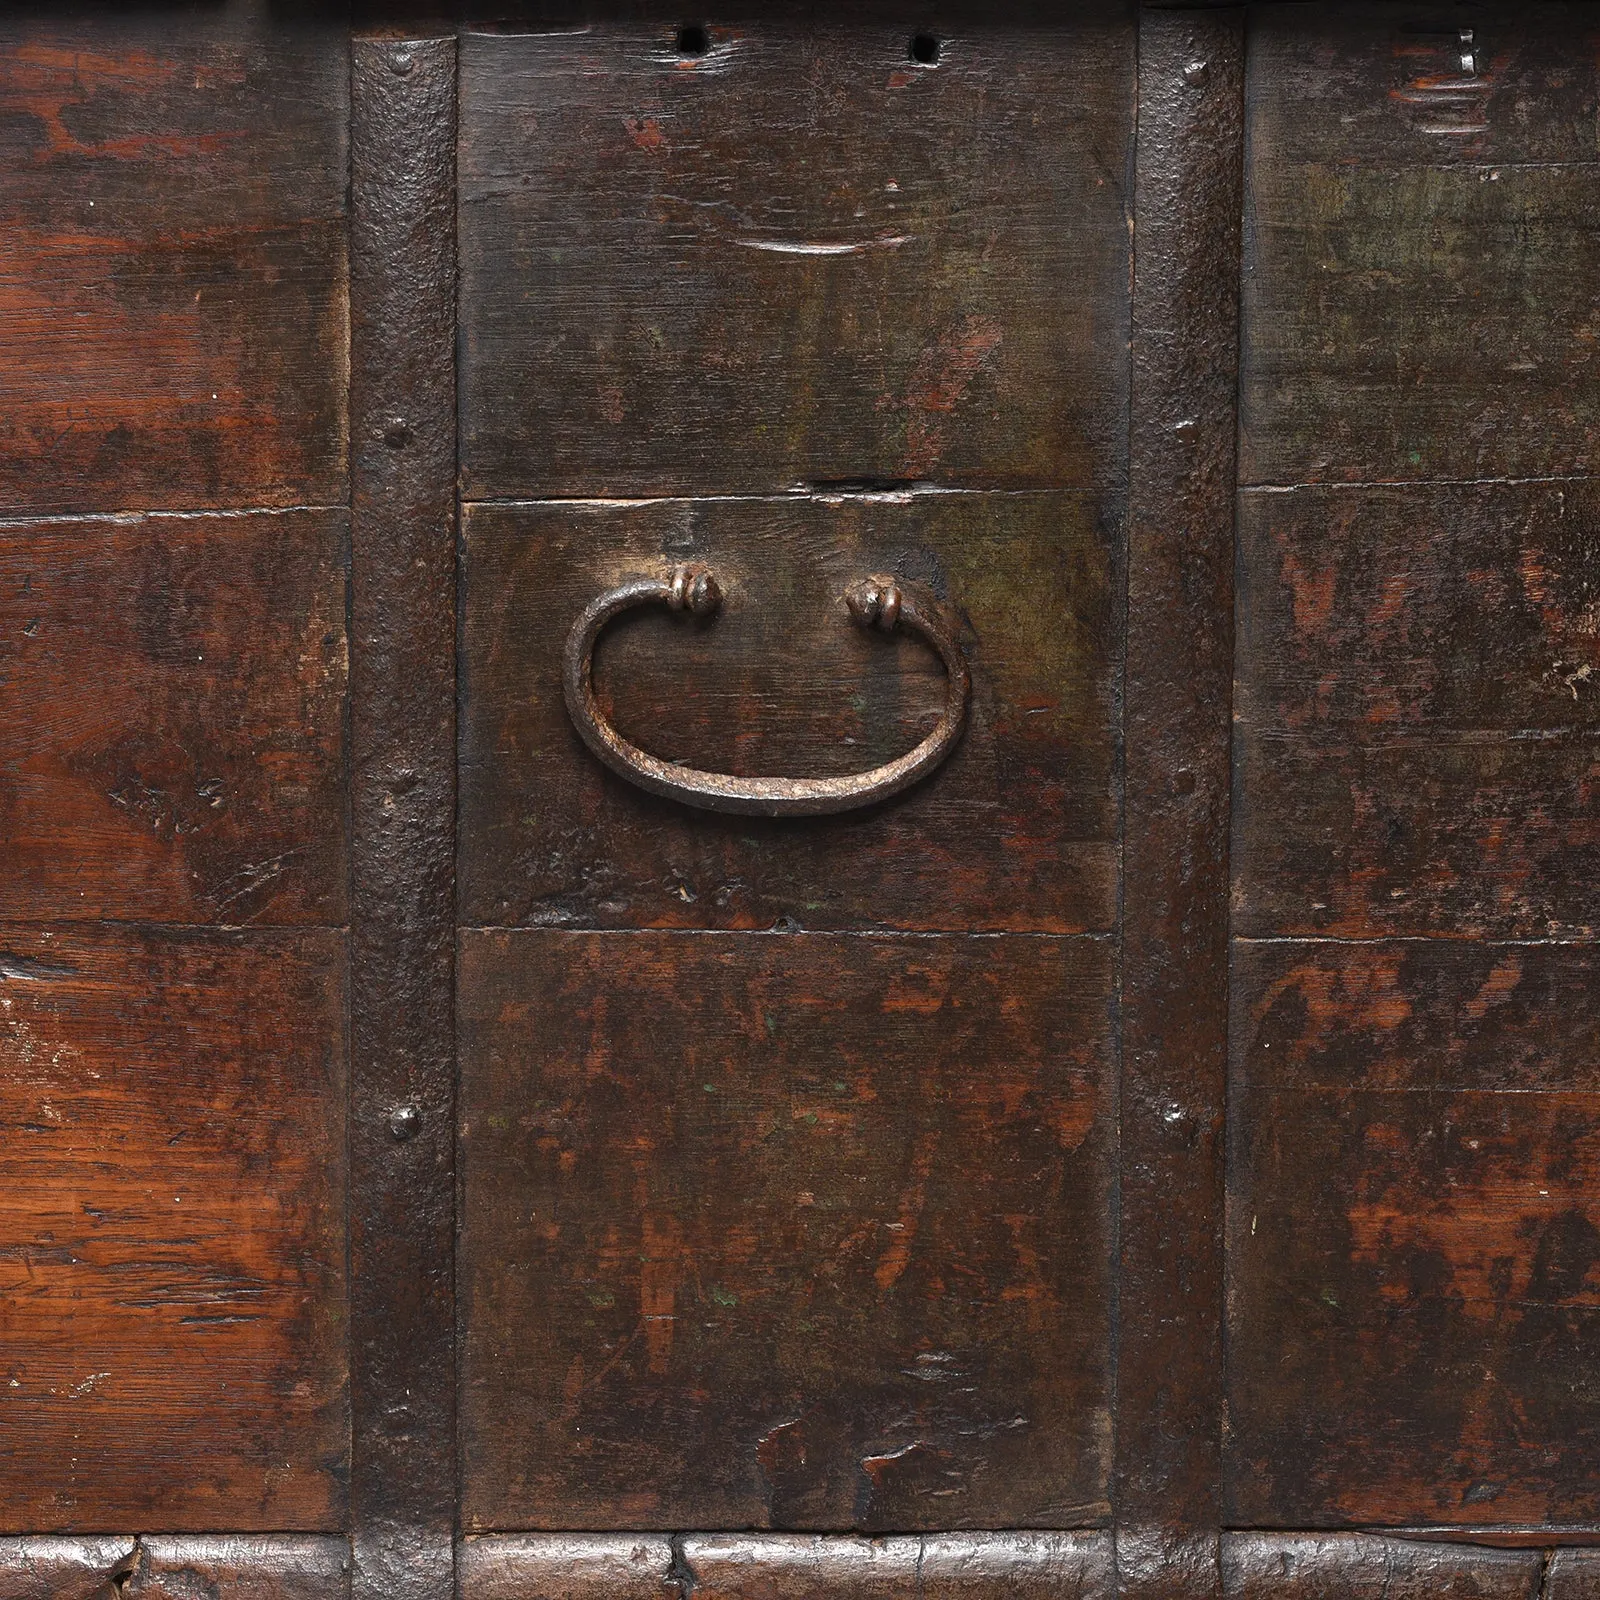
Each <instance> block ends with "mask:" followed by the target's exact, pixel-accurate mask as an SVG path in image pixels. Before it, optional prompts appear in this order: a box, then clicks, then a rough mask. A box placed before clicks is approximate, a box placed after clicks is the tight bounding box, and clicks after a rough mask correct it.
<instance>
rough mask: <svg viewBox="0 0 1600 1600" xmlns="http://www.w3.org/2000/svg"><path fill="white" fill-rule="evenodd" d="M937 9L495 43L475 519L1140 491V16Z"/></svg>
mask: <svg viewBox="0 0 1600 1600" xmlns="http://www.w3.org/2000/svg"><path fill="white" fill-rule="evenodd" d="M934 10H935V13H937V14H934V15H929V16H923V15H922V14H920V13H919V16H918V19H917V21H916V23H915V27H912V26H908V25H907V24H906V23H905V22H904V21H902V20H899V19H891V18H888V17H887V15H886V20H883V21H877V20H873V19H871V18H870V17H869V16H866V15H863V14H861V13H860V12H847V11H829V12H818V13H814V14H813V13H810V12H808V11H806V10H805V9H803V8H790V7H787V6H775V7H772V8H770V9H764V10H759V11H758V10H753V9H752V10H748V11H747V13H746V15H745V16H744V18H743V19H742V20H738V21H729V22H728V23H726V24H723V23H721V22H719V20H718V19H717V18H715V17H713V18H711V19H710V24H711V25H710V26H709V29H708V30H707V38H706V40H705V43H706V45H707V48H706V49H705V50H704V52H703V53H700V54H694V53H689V52H687V51H685V50H684V49H683V48H682V47H681V46H680V44H679V42H678V34H679V28H680V25H681V24H682V22H683V21H684V19H683V18H681V17H679V16H678V15H677V14H676V13H669V12H661V11H657V12H655V13H654V14H653V15H651V14H649V13H645V14H643V15H640V16H637V17H636V18H634V19H632V20H624V19H623V18H621V17H617V16H614V15H611V14H602V15H599V16H594V15H590V16H586V17H585V18H584V21H583V24H582V25H581V26H575V27H572V28H570V29H564V30H557V31H543V32H538V33H515V32H506V33H494V34H487V33H475V32H468V33H466V34H465V35H464V36H463V38H462V41H461V90H462V97H461V104H462V118H461V157H460V195H461V202H460V203H461V305H462V359H463V367H462V385H461V396H462V412H461V439H462V472H463V482H464V492H465V494H466V496H467V497H468V498H469V499H493V498H504V497H508V496H509V497H515V496H519V495H530V494H537V495H594V494H631V493H650V492H659V491H663V490H670V491H673V492H689V493H705V492H709V491H714V490H736V489H737V490H756V491H770V490H774V489H785V488H788V487H790V486H791V485H794V484H812V485H815V484H817V483H819V482H837V481H841V480H843V481H851V482H860V481H862V480H875V481H883V480H893V481H903V480H912V481H924V480H930V481H936V482H941V483H962V484H969V485H970V484H985V485H992V484H1007V485H1033V486H1048V487H1056V486H1069V487H1088V486H1093V485H1100V484H1103V483H1105V482H1106V481H1107V478H1108V476H1110V477H1113V478H1114V477H1117V476H1119V475H1120V471H1121V465H1122V462H1123V460H1124V458H1125V455H1126V433H1127V360H1126V348H1127V319H1128V220H1127V215H1126V203H1127V201H1126V195H1127V182H1128V163H1129V157H1130V151H1131V140H1130V135H1131V131H1132V118H1131V115H1130V108H1131V102H1132V78H1133V59H1134V52H1133V42H1134V33H1133V28H1132V26H1131V24H1132V11H1131V8H1129V7H1124V6H1118V5H1114V4H1113V5H1084V6H1075V7H1073V8H1070V10H1069V11H1067V12H1066V13H1065V14H1063V15H1060V16H1040V15H1038V14H1037V13H1032V12H1022V11H1017V10H1015V9H1013V11H1012V12H1011V13H1010V14H1008V13H1007V12H1006V10H1005V8H1004V7H1000V8H996V7H988V8H977V7H972V6H959V5H958V6H954V7H952V6H941V7H936V8H934ZM1024 16H1026V25H1019V21H1020V19H1022V18H1023V17H1024ZM689 20H691V21H692V20H694V19H689ZM924 27H926V28H930V29H932V30H934V32H935V33H936V34H937V36H938V37H939V38H940V39H941V48H940V53H939V57H938V60H937V62H936V63H934V64H929V65H923V64H920V63H918V62H917V61H915V60H913V59H912V57H911V52H910V50H909V45H910V40H911V36H912V33H913V32H914V31H915V29H916V28H924Z"/></svg>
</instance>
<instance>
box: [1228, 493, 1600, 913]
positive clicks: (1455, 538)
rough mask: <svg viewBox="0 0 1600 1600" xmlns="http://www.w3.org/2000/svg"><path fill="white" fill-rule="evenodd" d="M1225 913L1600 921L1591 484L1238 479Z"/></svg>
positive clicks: (1598, 638) (1599, 631)
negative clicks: (1242, 486) (1284, 483)
mask: <svg viewBox="0 0 1600 1600" xmlns="http://www.w3.org/2000/svg"><path fill="white" fill-rule="evenodd" d="M1239 538H1240V552H1241V554H1240V563H1239V569H1240V603H1239V617H1240V633H1239V664H1238V690H1237V711H1238V734H1239V737H1238V750H1237V761H1238V772H1239V779H1238V790H1239V795H1240V813H1239V823H1238V826H1237V828H1236V838H1235V860H1236V865H1237V872H1238V879H1237V903H1236V912H1237V925H1238V927H1239V929H1240V930H1241V931H1243V932H1246V933H1250V934H1267V933H1286V934H1334V935H1339V936H1342V937H1371V936H1378V935H1386V934H1438V935H1442V936H1448V937H1463V936H1491V937H1546V936H1565V937H1571V936H1574V935H1591V934H1594V933H1596V932H1600V902H1597V901H1596V898H1595V893H1594V887H1593V886H1594V882H1595V879H1596V877H1600V804H1597V801H1600V492H1597V489H1596V486H1595V485H1593V484H1590V483H1576V482H1571V483H1560V484H1474V485H1467V486H1448V487H1447V486H1441V485H1428V486H1401V487H1377V488H1360V489H1354V488H1345V489H1301V490H1296V491H1294V492H1293V493H1287V494H1281V493H1247V494H1245V495H1243V496H1242V497H1241V514H1240V527H1239Z"/></svg>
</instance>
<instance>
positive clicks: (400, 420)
mask: <svg viewBox="0 0 1600 1600" xmlns="http://www.w3.org/2000/svg"><path fill="white" fill-rule="evenodd" d="M383 442H384V443H385V444H386V445H388V447H389V448H390V449H391V450H403V449H405V447H406V446H407V445H408V444H410V443H411V428H410V426H409V425H408V424H407V422H406V419H405V418H404V417H390V418H389V420H388V421H387V422H386V423H384V425H383Z"/></svg>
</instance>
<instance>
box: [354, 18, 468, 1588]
mask: <svg viewBox="0 0 1600 1600" xmlns="http://www.w3.org/2000/svg"><path fill="white" fill-rule="evenodd" d="M351 81H352V84H353V94H354V114H353V115H354V120H353V133H352V174H353V181H352V190H351V211H352V248H351V356H352V371H351V397H350V410H351V416H352V418H353V438H354V447H353V452H352V462H351V479H352V497H351V523H352V582H351V638H352V660H351V686H352V702H353V703H352V710H351V747H352V762H351V766H352V772H351V781H350V806H351V827H352V838H351V866H352V889H351V917H350V922H351V927H350V943H351V987H352V995H353V1003H352V1007H351V1015H350V1041H351V1093H350V1122H351V1125H350V1174H351V1191H352V1205H351V1214H350V1263H351V1302H350V1314H351V1354H350V1364H351V1372H350V1379H351V1394H352V1404H353V1410H354V1452H353V1462H352V1484H351V1525H352V1539H353V1546H354V1559H355V1569H354V1575H353V1584H352V1590H353V1593H354V1595H355V1596H356V1600H452V1596H453V1594H454V1587H455V1584H454V1572H453V1568H454V1542H453V1534H454V1531H455V1524H456V1516H455V1507H456V1465H455V1443H456V1404H455V1400H456V1396H455V1388H456V1370H455V1333H456V1328H455V1257H454V1245H455V1060H454V1038H453V1033H454V1019H453V1016H452V1002H453V998H454V977H455V973H454V956H455V929H454V921H455V916H454V911H455V838H454V823H455V791H456V783H455V761H456V751H455V650H454V646H455V546H456V540H455V531H456V506H455V491H454V477H455V362H454V350H455V229H454V222H455V209H456V208H455V128H456V123H455V110H456V46H455V40H454V38H421V39H419V38H411V39H358V40H357V41H356V44H355V54H354V70H353V75H352V80H351Z"/></svg>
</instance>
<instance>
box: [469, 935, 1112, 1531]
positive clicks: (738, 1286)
mask: <svg viewBox="0 0 1600 1600" xmlns="http://www.w3.org/2000/svg"><path fill="white" fill-rule="evenodd" d="M1111 966H1112V963H1111V950H1110V948H1109V946H1108V944H1107V943H1106V941H1104V940H1099V939H1067V940H1062V939H1055V938H1022V937H1015V938H1008V939H1002V940H993V939H982V938H979V939H971V938H909V939H908V938H856V937H850V936H839V935H793V936H779V935H772V936H760V937H758V936H734V937H727V936H717V935H709V936H695V935H688V934H660V933H649V932H645V933H610V934H600V933H596V934H566V933H559V932H545V931H537V930H535V931H521V932H466V933H464V934H463V935H462V941H461V951H460V974H461V977H460V988H459V998H458V1017H459V1025H460V1060H461V1147H462V1160H463V1164H464V1180H463V1181H464V1189H463V1212H462V1217H463V1222H462V1242H461V1251H460V1287H459V1293H460V1295H461V1305H462V1326H463V1328H464V1330H465V1332H464V1339H465V1342H464V1346H463V1351H462V1374H463V1382H462V1461H463V1499H462V1516H463V1520H464V1524H465V1526H466V1527H467V1529H468V1530H474V1529H483V1528H496V1527H513V1528H514V1527H519V1526H520V1527H556V1528H583V1527H591V1528H606V1527H616V1526H618V1525H624V1524H629V1523H631V1524H632V1526H634V1527H636V1528H650V1527H655V1528H674V1527H719V1526H721V1527H728V1526H741V1525H742V1526H751V1525H754V1526H769V1527H788V1528H808V1527H809V1528H837V1527H841V1526H852V1525H853V1526H855V1527H859V1528H866V1529H874V1528H877V1529H882V1528H890V1529H905V1528H916V1527H917V1526H919V1525H921V1526H931V1527H947V1528H948V1527H952V1526H963V1527H964V1526H977V1527H992V1526H998V1527H1018V1526H1024V1527H1025V1526H1030V1525H1033V1526H1039V1525H1043V1526H1061V1525H1066V1526H1082V1525H1084V1524H1086V1523H1096V1522H1103V1521H1104V1520H1105V1519H1106V1516H1107V1512H1108V1507H1107V1504H1106V1495H1107V1487H1108V1486H1107V1473H1108V1470H1109V1464H1110V1463H1109V1459H1108V1456H1109V1426H1110V1423H1109V1410H1108V1402H1109V1391H1108V1381H1109V1359H1108V1358H1109V1352H1108V1348H1107V1346H1108V1340H1109V1337H1110V1327H1109V1312H1110V1305H1109V1289H1110V1285H1109V1266H1110V1251H1111V1239H1110V1203H1111V1183H1112V1179H1113V1159H1114V1158H1113V1141H1114V1136H1115V1135H1114V1128H1115V1121H1114V1113H1113V1100H1114V1094H1113V1091H1114V1082H1113V1068H1112V1054H1111V1045H1110V1040H1109V1037H1108V1014H1109V1006H1110V1001H1111V993H1112V988H1111V983H1112V970H1111Z"/></svg>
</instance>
